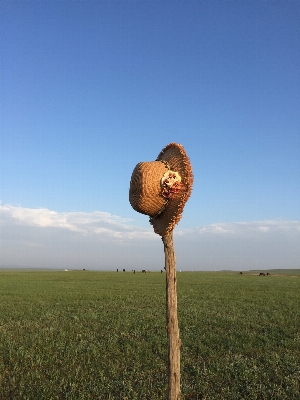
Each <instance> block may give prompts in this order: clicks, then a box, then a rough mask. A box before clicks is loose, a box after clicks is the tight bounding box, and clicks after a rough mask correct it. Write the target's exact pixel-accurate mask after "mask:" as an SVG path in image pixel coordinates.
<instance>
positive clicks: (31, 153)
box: [0, 1, 300, 270]
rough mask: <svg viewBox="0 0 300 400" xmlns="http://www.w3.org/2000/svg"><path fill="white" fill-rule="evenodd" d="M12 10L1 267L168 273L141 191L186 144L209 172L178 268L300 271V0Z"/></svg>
mask: <svg viewBox="0 0 300 400" xmlns="http://www.w3.org/2000/svg"><path fill="white" fill-rule="evenodd" d="M0 10H1V14H0V26H1V27H0V29H1V48H0V51H1V60H0V62H1V64H0V66H1V71H0V73H1V95H0V106H1V116H0V117H1V120H0V135H1V137H0V139H1V142H0V145H1V161H0V165H1V186H0V189H1V195H0V199H1V205H0V207H1V225H2V226H1V232H0V233H1V248H2V250H1V253H2V256H1V259H0V264H2V265H31V266H35V267H52V266H53V267H54V266H55V267H57V268H60V267H62V266H64V265H67V266H68V267H69V268H72V267H74V268H80V267H81V266H84V265H86V266H89V268H103V269H104V268H117V267H119V268H123V267H125V265H126V267H128V268H130V266H132V267H136V268H139V266H140V265H141V264H142V263H144V264H143V265H146V264H147V267H149V268H153V269H160V268H161V264H163V249H162V245H161V242H160V240H159V237H158V236H157V235H155V234H154V233H153V232H152V230H151V227H150V225H149V223H148V219H147V217H146V216H144V215H141V214H138V213H136V212H135V211H134V210H133V209H132V208H131V206H130V204H129V201H128V188H129V181H130V176H131V173H132V170H133V168H134V167H135V165H136V164H137V163H138V162H140V161H151V160H154V159H155V158H156V157H157V155H158V153H159V152H160V150H161V149H162V148H163V147H164V146H165V145H166V144H168V143H169V142H178V143H181V144H182V145H183V146H184V147H185V149H186V151H187V153H188V155H189V157H190V159H191V162H192V165H193V170H194V176H195V181H194V189H193V193H192V196H191V198H190V200H189V201H188V203H187V205H186V207H185V211H184V215H183V218H182V220H181V221H180V223H179V225H178V227H176V229H175V244H176V253H177V255H178V264H179V263H180V265H178V268H182V269H194V270H197V269H231V268H234V269H244V268H251V267H253V268H273V267H274V266H276V267H280V268H297V267H299V262H298V260H299V259H300V245H299V244H300V206H299V204H300V183H299V182H300V112H299V110H300V70H299V65H300V24H299V21H300V3H299V2H298V1H176V2H175V1H174V2H172V1H101V2H98V1H72V2H69V1H52V2H49V1H26V2H19V1H2V2H1V3H0ZM83 220H84V221H85V222H83ZM83 225H84V228H82V227H83ZM253 232H255V234H254V233H253ZM226 235H227V236H226ZM191 238H192V239H191ZM79 244H80V245H79ZM279 244H280V245H279ZM116 249H117V251H116ZM145 254H146V255H148V258H147V260H145ZM154 255H155V256H154ZM78 260H80V262H79V261H78Z"/></svg>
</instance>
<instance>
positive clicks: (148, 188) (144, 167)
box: [129, 161, 167, 216]
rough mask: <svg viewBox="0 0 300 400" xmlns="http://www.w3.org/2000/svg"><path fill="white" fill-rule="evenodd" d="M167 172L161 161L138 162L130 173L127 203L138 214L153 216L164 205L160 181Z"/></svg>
mask: <svg viewBox="0 0 300 400" xmlns="http://www.w3.org/2000/svg"><path fill="white" fill-rule="evenodd" d="M166 171H167V169H166V166H165V165H164V164H163V163H162V162H161V161H150V162H140V163H139V164H137V165H136V167H135V168H134V170H133V172H132V176H131V180H130V190H129V201H130V204H131V206H132V208H133V209H134V210H135V211H138V212H139V213H142V214H145V215H149V216H155V215H156V214H157V213H158V212H159V211H160V210H161V208H162V207H163V205H164V204H165V199H164V198H163V197H162V195H161V185H160V181H161V178H162V176H163V175H164V173H165V172H166Z"/></svg>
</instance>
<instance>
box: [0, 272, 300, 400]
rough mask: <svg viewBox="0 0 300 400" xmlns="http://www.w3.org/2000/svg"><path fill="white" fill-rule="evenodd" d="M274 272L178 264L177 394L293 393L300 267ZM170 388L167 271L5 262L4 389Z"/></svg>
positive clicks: (80, 395) (118, 391)
mask: <svg viewBox="0 0 300 400" xmlns="http://www.w3.org/2000/svg"><path fill="white" fill-rule="evenodd" d="M275 275H276V276H275ZM275 275H273V274H272V273H271V275H270V276H258V274H256V273H253V272H252V273H251V272H249V273H243V274H239V273H238V272H236V273H230V272H224V273H223V272H182V273H179V272H178V273H177V278H178V317H179V328H180V336H181V340H182V349H181V374H182V376H181V387H182V398H183V399H209V400H214V399H224V400H225V399H253V400H254V399H257V400H258V399H259V400H262V399H270V400H271V399H272V400H284V399H289V400H292V399H294V400H296V399H298V400H299V398H300V386H299V385H300V384H299V379H300V331H299V326H300V277H299V271H293V273H286V274H284V271H283V272H282V273H278V274H275ZM166 388H167V343H166V330H165V274H164V273H158V272H152V273H146V274H142V273H141V272H138V271H137V272H136V273H135V274H133V273H132V272H125V273H123V272H118V273H117V272H93V271H68V272H65V271H0V398H1V399H4V400H6V399H28V400H29V399H30V400H32V399H40V400H41V399H47V400H50V399H74V400H75V399H76V400H80V399H128V400H134V399H136V400H137V399H138V400H141V399H149V400H156V399H164V398H165V397H166Z"/></svg>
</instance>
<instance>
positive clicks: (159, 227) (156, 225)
mask: <svg viewBox="0 0 300 400" xmlns="http://www.w3.org/2000/svg"><path fill="white" fill-rule="evenodd" d="M157 160H163V161H167V163H168V164H169V166H170V169H171V170H172V171H176V172H178V173H179V175H180V176H181V183H182V186H183V189H182V192H181V193H180V194H179V195H178V197H176V198H174V199H170V200H169V201H168V204H167V206H166V207H165V209H164V211H163V212H162V213H161V214H160V215H158V216H157V217H150V223H151V225H152V226H153V229H154V232H155V233H157V234H159V235H161V236H165V235H167V234H168V233H170V232H171V231H172V230H173V229H174V227H175V225H176V224H177V223H178V222H179V221H180V219H181V217H182V212H183V208H184V206H185V203H186V202H187V200H188V199H189V197H190V195H191V192H192V186H193V181H194V177H193V172H192V165H191V162H190V159H189V158H188V156H187V154H186V152H185V150H184V148H183V146H182V145H180V144H177V143H170V144H168V145H167V146H166V147H165V148H164V149H163V150H162V151H161V152H160V153H159V155H158V157H157Z"/></svg>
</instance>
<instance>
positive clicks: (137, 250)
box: [0, 204, 300, 270]
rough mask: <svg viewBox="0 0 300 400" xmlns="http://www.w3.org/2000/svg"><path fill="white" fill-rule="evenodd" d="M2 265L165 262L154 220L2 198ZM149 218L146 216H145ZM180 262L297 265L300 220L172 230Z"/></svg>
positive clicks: (193, 265) (193, 266) (195, 266)
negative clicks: (42, 206) (63, 209)
mask: <svg viewBox="0 0 300 400" xmlns="http://www.w3.org/2000/svg"><path fill="white" fill-rule="evenodd" d="M0 223H1V229H0V239H1V259H0V264H2V265H9V264H10V265H11V264H14V265H16V264H17V265H31V266H34V267H56V268H65V267H68V268H81V267H84V268H100V269H101V268H103V269H113V268H126V269H137V270H138V269H144V268H147V269H162V268H163V265H164V255H163V246H162V243H161V241H160V237H159V236H158V235H156V234H155V233H154V232H153V230H152V228H151V226H150V225H149V226H146V227H137V226H135V225H134V223H133V221H131V220H129V219H126V218H122V217H119V216H116V215H112V214H109V213H106V212H101V211H95V212H92V213H84V212H56V211H52V210H48V209H31V208H24V207H15V206H12V205H9V204H6V205H0ZM145 223H146V217H145ZM174 241H175V250H176V255H177V264H178V269H182V270H219V269H237V270H238V269H241V270H242V269H256V268H299V259H300V246H299V243H300V221H284V220H267V221H254V222H251V221H250V222H228V223H219V224H210V225H207V226H202V227H196V228H194V229H182V228H180V224H179V225H178V226H177V227H176V229H175V231H174Z"/></svg>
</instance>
